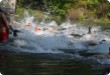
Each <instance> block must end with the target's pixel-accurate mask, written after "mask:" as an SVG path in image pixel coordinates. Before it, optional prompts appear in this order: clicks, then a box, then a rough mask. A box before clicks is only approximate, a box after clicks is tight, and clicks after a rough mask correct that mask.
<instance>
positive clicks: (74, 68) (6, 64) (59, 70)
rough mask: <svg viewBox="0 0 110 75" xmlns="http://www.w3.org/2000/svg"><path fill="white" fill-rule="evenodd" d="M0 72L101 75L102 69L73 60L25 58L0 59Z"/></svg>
mask: <svg viewBox="0 0 110 75" xmlns="http://www.w3.org/2000/svg"><path fill="white" fill-rule="evenodd" d="M1 60H2V61H0V72H1V73H2V74H3V75H20V74H21V75H81V74H82V75H102V74H103V72H104V69H95V70H94V69H92V68H91V66H89V65H87V64H85V63H80V62H76V61H73V60H56V59H51V60H50V59H40V58H34V57H25V56H12V55H11V56H9V55H8V56H7V57H5V58H1Z"/></svg>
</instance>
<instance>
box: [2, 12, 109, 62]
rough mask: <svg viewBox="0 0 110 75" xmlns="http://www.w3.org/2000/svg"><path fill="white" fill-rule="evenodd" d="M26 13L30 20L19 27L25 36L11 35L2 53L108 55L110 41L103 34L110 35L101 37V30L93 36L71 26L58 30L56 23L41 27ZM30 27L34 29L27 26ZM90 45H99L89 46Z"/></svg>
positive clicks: (86, 30) (27, 18)
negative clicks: (85, 53)
mask: <svg viewBox="0 0 110 75" xmlns="http://www.w3.org/2000/svg"><path fill="white" fill-rule="evenodd" d="M25 13H26V14H27V16H26V17H25V18H24V19H23V20H22V21H21V24H20V25H19V26H17V27H16V28H17V29H19V30H20V31H21V32H22V33H18V37H13V36H12V35H10V38H9V42H8V43H7V44H0V45H1V46H0V49H1V50H8V51H12V50H13V51H18V52H29V53H62V54H70V55H71V54H72V53H77V54H78V55H79V56H80V52H84V51H85V52H87V53H103V54H107V53H109V46H110V38H109V36H108V35H105V34H104V33H109V32H103V33H102V32H101V31H100V26H99V27H98V26H97V27H93V28H92V32H94V33H91V34H87V32H88V28H87V27H82V26H79V25H77V24H71V23H70V22H65V23H62V24H61V25H60V26H58V25H57V24H56V22H55V21H52V22H50V23H45V22H43V25H40V24H41V23H42V22H41V23H39V24H37V23H35V22H33V20H34V17H32V16H29V15H28V13H27V12H25ZM29 23H30V24H31V25H28V24H29ZM36 28H37V30H36ZM72 34H73V35H72ZM102 40H106V41H102ZM91 42H92V43H94V44H96V45H94V46H92V45H89V43H91ZM73 55H74V54H73ZM73 55H72V57H73ZM77 58H78V57H77ZM79 58H80V57H79ZM81 59H82V58H81ZM107 63H108V62H107Z"/></svg>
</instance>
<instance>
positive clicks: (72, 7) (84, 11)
mask: <svg viewBox="0 0 110 75" xmlns="http://www.w3.org/2000/svg"><path fill="white" fill-rule="evenodd" d="M17 4H18V6H17V7H18V8H26V9H32V10H35V11H33V13H35V14H36V15H37V16H38V15H40V13H39V14H38V13H36V11H37V10H40V11H43V12H44V11H46V12H49V13H50V14H52V15H54V17H55V16H56V17H55V18H58V19H57V20H61V19H62V18H63V19H64V18H68V19H71V20H83V21H86V20H87V21H88V20H91V21H99V20H100V22H101V21H102V22H108V20H109V19H110V3H109V2H108V1H107V0H18V2H17ZM18 12H19V13H20V11H18ZM41 17H43V16H42V15H41ZM41 17H40V16H39V18H41ZM102 19H103V20H102Z"/></svg>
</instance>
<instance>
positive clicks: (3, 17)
mask: <svg viewBox="0 0 110 75" xmlns="http://www.w3.org/2000/svg"><path fill="white" fill-rule="evenodd" d="M1 16H2V19H3V22H4V25H5V26H6V27H7V28H9V25H8V22H7V19H6V17H5V15H4V14H2V13H1Z"/></svg>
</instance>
